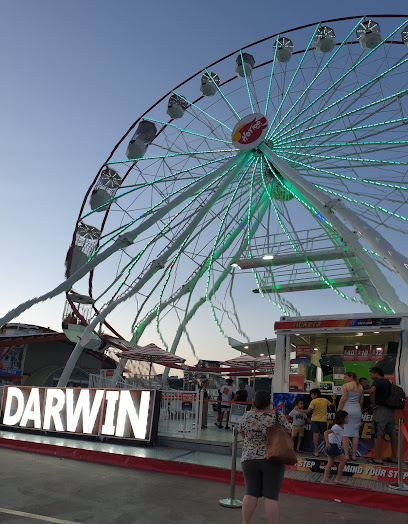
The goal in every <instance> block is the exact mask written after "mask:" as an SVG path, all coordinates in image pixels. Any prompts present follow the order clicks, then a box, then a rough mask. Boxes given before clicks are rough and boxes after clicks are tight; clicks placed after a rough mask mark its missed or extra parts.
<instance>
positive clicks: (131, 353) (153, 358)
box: [117, 340, 186, 365]
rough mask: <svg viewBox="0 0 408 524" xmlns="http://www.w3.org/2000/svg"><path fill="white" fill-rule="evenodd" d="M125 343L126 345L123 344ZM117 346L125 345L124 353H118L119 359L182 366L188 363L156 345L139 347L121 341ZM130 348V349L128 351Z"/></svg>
mask: <svg viewBox="0 0 408 524" xmlns="http://www.w3.org/2000/svg"><path fill="white" fill-rule="evenodd" d="M123 342H125V344H122V343H123ZM117 345H123V346H124V348H123V351H121V352H120V353H118V357H119V358H128V359H131V360H144V361H145V362H150V363H152V362H154V363H156V364H163V365H167V364H182V363H184V362H185V361H186V359H185V358H182V357H179V356H178V355H173V353H169V352H168V351H165V350H164V349H161V348H159V347H158V346H156V344H148V345H147V346H143V347H137V346H136V345H135V344H132V343H131V342H126V341H125V340H123V341H122V340H121V341H120V342H117ZM128 348H129V349H128Z"/></svg>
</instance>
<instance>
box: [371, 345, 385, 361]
mask: <svg viewBox="0 0 408 524" xmlns="http://www.w3.org/2000/svg"><path fill="white" fill-rule="evenodd" d="M384 353H385V346H371V360H373V361H374V362H379V361H380V360H384Z"/></svg>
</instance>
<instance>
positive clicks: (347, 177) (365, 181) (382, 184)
mask: <svg viewBox="0 0 408 524" xmlns="http://www.w3.org/2000/svg"><path fill="white" fill-rule="evenodd" d="M278 156H279V158H282V160H285V161H286V162H288V163H290V164H296V165H298V166H301V167H303V168H305V169H306V170H308V171H310V170H312V171H317V172H319V173H325V174H327V175H329V176H328V179H330V178H331V177H335V178H339V179H343V180H348V181H351V182H357V183H362V184H371V185H375V186H380V187H386V188H388V189H399V190H403V191H408V187H405V186H401V185H400V184H391V183H386V182H382V181H377V180H371V179H367V178H358V177H352V176H350V175H344V174H342V173H336V172H335V171H329V170H327V169H323V168H321V167H313V166H311V165H310V164H305V163H304V162H300V161H297V160H294V159H292V158H288V157H286V156H284V155H281V154H278Z"/></svg>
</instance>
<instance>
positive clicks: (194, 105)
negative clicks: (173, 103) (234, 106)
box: [172, 91, 232, 132]
mask: <svg viewBox="0 0 408 524" xmlns="http://www.w3.org/2000/svg"><path fill="white" fill-rule="evenodd" d="M172 93H174V94H175V95H177V96H179V97H180V98H182V99H183V100H185V101H186V102H187V103H188V105H189V106H192V107H194V108H195V109H198V111H200V112H201V113H204V115H206V116H207V117H208V118H211V120H214V121H215V122H218V123H219V124H221V125H222V126H223V127H225V128H226V129H228V130H229V131H231V132H232V129H231V128H230V127H229V126H227V124H225V122H222V121H221V120H218V118H215V117H214V116H212V115H210V114H209V113H207V111H204V109H202V108H201V107H199V106H198V105H196V104H194V102H190V100H188V99H187V98H186V97H184V96H183V95H180V94H179V93H177V91H172Z"/></svg>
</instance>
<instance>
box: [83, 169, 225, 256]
mask: <svg viewBox="0 0 408 524" xmlns="http://www.w3.org/2000/svg"><path fill="white" fill-rule="evenodd" d="M230 161H231V159H229V160H228V161H227V162H226V163H225V165H228V164H229V163H230ZM222 171H223V168H222V166H221V168H220V167H218V168H216V169H213V170H211V171H209V172H208V173H206V174H205V175H203V176H201V177H199V178H198V179H194V180H193V181H191V182H189V183H188V184H186V185H184V186H182V187H181V188H178V189H177V190H176V191H173V192H170V193H169V194H167V195H166V196H165V197H164V198H162V199H161V200H160V201H159V202H158V203H156V204H154V205H153V206H151V207H150V208H148V209H147V210H146V211H144V212H143V213H142V214H140V215H139V216H138V217H136V218H134V219H133V220H132V221H130V222H129V223H127V224H126V225H124V226H122V227H120V228H118V229H117V230H115V231H114V234H113V235H111V236H110V237H109V239H108V240H106V241H105V242H104V243H103V244H101V245H100V246H99V248H98V249H97V250H96V251H95V253H94V255H93V256H95V254H97V253H98V251H100V250H101V249H102V248H103V247H105V246H106V245H107V244H108V243H110V242H111V241H112V240H113V239H114V238H117V237H118V236H119V235H120V234H122V233H124V232H125V231H126V230H127V229H129V228H130V227H131V226H132V225H133V224H135V223H136V222H137V221H139V220H142V219H144V218H146V216H148V215H151V214H152V213H153V212H154V211H155V210H157V209H159V208H160V207H161V205H162V204H163V203H165V202H166V201H169V200H171V198H172V197H174V196H175V195H180V194H183V191H185V190H186V189H188V188H191V187H193V186H194V184H196V183H197V181H198V182H201V181H204V180H205V179H206V178H210V179H212V178H213V175H214V174H215V173H217V172H218V173H220V172H221V173H222ZM186 198H187V197H186Z"/></svg>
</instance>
